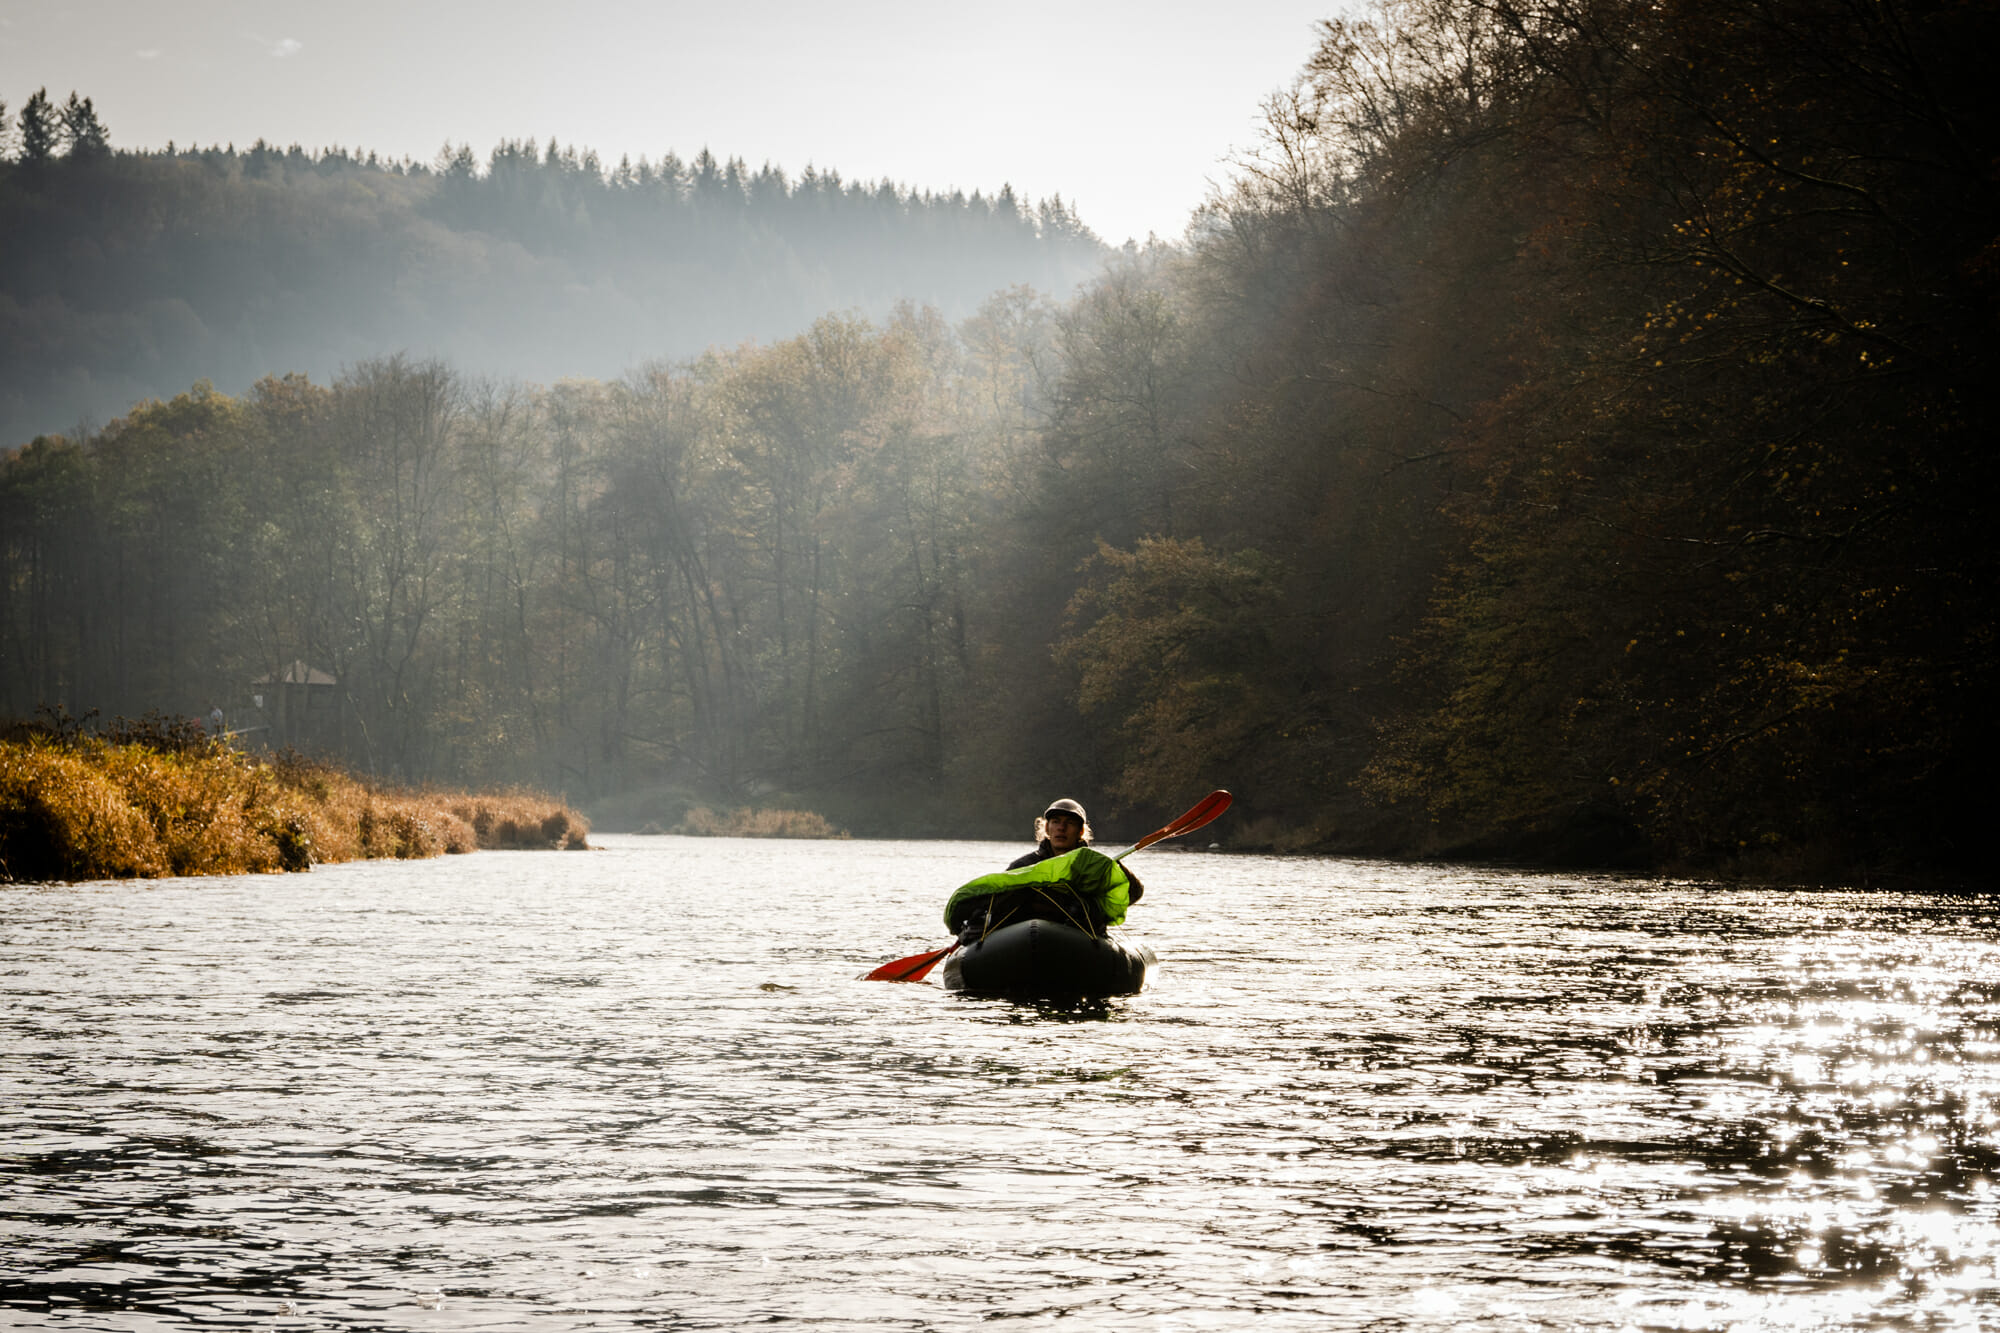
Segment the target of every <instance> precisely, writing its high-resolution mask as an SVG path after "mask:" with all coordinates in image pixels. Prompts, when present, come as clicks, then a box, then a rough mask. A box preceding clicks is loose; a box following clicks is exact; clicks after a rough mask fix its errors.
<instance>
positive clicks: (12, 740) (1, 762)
mask: <svg viewBox="0 0 2000 1333" xmlns="http://www.w3.org/2000/svg"><path fill="white" fill-rule="evenodd" d="M15 730H16V734H15V735H12V736H9V737H7V738H5V739H0V880H13V881H35V880H82V879H124V878H150V877H155V876H161V875H225V874H253V873H260V872H269V871H299V870H309V869H311V867H312V864H313V863H314V862H316V861H349V860H356V859H361V858H371V857H398V858H406V859H407V858H415V857H429V856H438V855H441V854H445V853H463V852H471V851H475V850H478V849H480V848H583V847H585V846H587V842H586V834H587V832H588V826H587V825H586V824H585V823H584V822H583V821H582V819H581V818H580V817H579V816H577V815H576V814H574V813H573V812H571V811H570V810H569V809H568V808H567V807H565V806H564V805H563V804H562V803H561V802H559V801H554V800H551V799H550V798H548V797H543V796H537V795H534V794H531V793H525V792H524V793H517V794H510V795H502V796H497V797H492V796H470V795H465V794H462V793H450V792H437V791H397V790H392V789H385V788H380V787H375V786H372V785H370V784H367V783H364V782H361V781H358V780H357V779H355V778H353V777H351V776H349V775H348V774H346V773H343V772H341V771H339V770H337V769H333V768H330V767H328V766H325V765H323V764H318V763H314V762H312V761H309V760H305V759H302V758H300V757H299V756H297V755H292V754H283V755H279V756H276V757H274V758H257V757H252V756H249V755H245V754H243V753H240V752H238V751H236V750H232V749H231V748H229V747H228V746H226V745H224V744H221V743H220V742H217V741H214V740H211V739H209V738H207V737H206V736H204V735H203V734H202V732H201V729H200V727H199V726H198V725H193V724H173V723H149V724H146V725H142V726H136V727H133V726H128V727H123V728H120V729H118V730H117V731H116V732H114V733H113V734H112V735H111V736H109V737H105V736H94V735H86V734H83V733H81V732H80V731H77V730H74V729H61V728H47V727H44V728H38V729H30V728H16V729H15Z"/></svg>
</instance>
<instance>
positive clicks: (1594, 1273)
mask: <svg viewBox="0 0 2000 1333" xmlns="http://www.w3.org/2000/svg"><path fill="white" fill-rule="evenodd" d="M604 841H605V842H606V843H607V844H608V846H607V848H606V849H605V850H602V851H599V852H596V853H592V854H587V855H585V854H579V855H550V854H537V853H482V854H480V855H478V856H475V857H468V858H451V859H447V860H443V861H438V862H431V863H422V864H415V865H412V864H390V865H358V866H338V867H326V868H322V869H321V870H319V871H317V872H316V873H315V874H313V875H311V876H309V877H289V878H281V877H271V878H250V879H235V880H216V881H187V880H183V881H167V882H163V883H157V884H153V885H131V884H119V885H101V884H99V885H78V886H62V887H51V888H36V889H9V890H4V891H0V939H4V952H0V960H4V961H0V972H4V976H0V993H4V995H5V998H6V1009H5V1014H4V1018H0V1097H4V1099H5V1101H4V1104H5V1105H6V1106H7V1107H8V1108H9V1110H8V1112H7V1125H8V1134H7V1137H6V1142H5V1145H4V1148H0V1219H4V1228H5V1232H4V1234H5V1241H6V1244H5V1254H4V1257H0V1323H4V1324H9V1325H10V1326H17V1327H55V1326H58V1325H60V1326H61V1327H63V1328H103V1329H131V1328H150V1327H162V1326H170V1325H177V1324H186V1323H196V1322H199V1323H203V1324H214V1325H232V1324H256V1325H259V1326H266V1325H268V1326H272V1327H277V1328H286V1327H342V1328H358V1329H365V1328H407V1327H411V1326H413V1325H418V1324H421V1325H422V1326H424V1327H435V1328H468V1329H471V1328H478V1329H493V1328H521V1327H535V1328H567V1327H595V1328H671V1329H703V1328H717V1329H722V1328H740V1327H743V1326H746V1325H748V1324H751V1323H755V1322H761V1321H784V1322H788V1323H800V1324H809V1325H811V1326H813V1327H815V1328H845V1327H854V1328H861V1327H864V1326H865V1327H870V1328H878V1327H882V1326H890V1327H904V1328H926V1329H945V1328H969V1327H972V1326H974V1325H978V1324H982V1323H984V1322H986V1321H988V1320H992V1319H1007V1320H1013V1321H1016V1322H1019V1323H1021V1324H1024V1325H1026V1326H1030V1327H1037V1326H1042V1325H1045V1324H1050V1323H1053V1322H1055V1321H1057V1320H1058V1319H1066V1320H1068V1322H1070V1323H1072V1324H1075V1325H1076V1326H1078V1327H1089V1328H1146V1329H1171V1328H1187V1329H1196V1328H1200V1329H1213V1328H1218V1327H1244V1326H1248V1325H1249V1324H1251V1323H1252V1322H1255V1323H1256V1324H1257V1325H1258V1326H1259V1327H1277V1328H1299V1329H1306V1328H1313V1329H1323V1328H1353V1329H1361V1328H1377V1329H1379V1328H1410V1329H1428V1328H1439V1329H1443V1328H1455V1327H1463V1326H1477V1327H1479V1328H1482V1329H1485V1328H1494V1329H1500V1328H1521V1329H1540V1328H1606V1329H1621V1328H1626V1327H1631V1328H1670V1329H1681V1328H1685V1329H1698V1328H1714V1327H1724V1326H1731V1325H1736V1326H1741V1327H1745V1328H1784V1327H1812V1328H1875V1327H1887V1326H1896V1327H1920V1328H1960V1327H1963V1328H1975V1327H1980V1326H1982V1325H1988V1324H1993V1323H1996V1322H2000V1199H1996V1191H1995V1185H1994V1181H1995V1166H1996V1162H2000V1123H1996V1114H1995V1092H1996V1065H1995V1060H1996V1043H2000V1009H1997V1008H1996V1003H1995V993H1996V988H2000V970H1996V967H1995V964H1996V961H2000V919H1996V914H1995V913H1994V912H1993V911H1991V910H1989V907H1988V904H1987V903H1986V902H1985V900H1983V899H1979V898H1972V897H1950V896H1936V897H1912V896H1907V895H1894V894H1852V893H1813V892H1798V893H1772V892H1761V893H1760V892H1751V891H1741V890H1726V889H1719V888H1715V887H1713V886H1706V885H1699V884H1688V883H1662V882H1647V881H1637V880H1626V879H1618V878H1608V877H1605V878H1593V877H1553V876H1537V875H1527V874H1510V873H1504V872H1498V871H1484V870H1471V869H1465V868H1452V867H1438V866H1396V865H1387V864H1380V863H1364V862H1346V861H1331V860H1315V859H1305V858H1289V859H1277V858H1261V857H1221V856H1207V855H1200V854H1174V853H1169V852H1165V851H1161V852H1157V853H1148V854H1147V855H1148V856H1149V858H1151V859H1150V860H1149V862H1148V867H1149V868H1148V869H1147V871H1146V877H1147V882H1148V885H1149V893H1148V895H1147V898H1146V901H1145V902H1144V904H1143V905H1142V906H1141V907H1140V908H1139V909H1138V910H1137V911H1135V913H1134V920H1133V923H1132V924H1133V928H1134V932H1135V933H1136V934H1138V935H1141V936H1143V937H1144V938H1145V939H1146V940H1147V941H1148V942H1150V943H1152V944H1153V945H1154V946H1155V947H1156V948H1157V949H1158V950H1159V952H1160V954H1161V957H1162V960H1163V967H1162V969H1161V971H1160V973H1159V976H1158V979H1157V981H1156V984H1155V986H1154V987H1153V989H1151V990H1150V991H1148V992H1147V993H1145V994H1143V995H1139V996H1136V997H1131V998H1129V999H1126V1000H1121V1001H1114V1002H1109V1003H1104V1004H1099V1005H1094V1006H1080V1007H1072V1008H1064V1007H1060V1006H1039V1007H1036V1006H1022V1005H1015V1004H1010V1003H1006V1002H1002V1001H996V1000H984V999H969V998H965V997H959V996H952V995H948V994H946V993H944V992H942V991H940V990H938V989H937V988H936V987H934V986H893V985H883V984H880V983H865V982H859V981H856V980H855V979H854V978H855V975H856V973H857V972H859V971H860V970H862V969H863V968H865V967H867V966H870V965H872V964H874V963H876V962H880V961H882V960H884V959H887V958H891V957H895V956H898V955H901V954H906V953H910V952H914V951H916V950H918V949H921V948H926V947H936V946H937V945H939V944H941V943H942V942H943V936H942V933H941V928H940V926H939V925H938V923H937V913H938V911H939V909H940V907H941V906H942V902H943V898H944V896H945V894H946V892H947V891H948V890H949V888H950V887H951V886H952V885H954V884H956V883H959V882H961V881H962V880H964V879H966V878H969V877H970V876H971V875H973V874H977V873H981V872H983V871H984V870H986V869H989V868H991V867H992V866H993V865H996V864H999V863H1001V862H1002V861H1003V860H1004V859H1005V858H1006V857H1007V856H1009V855H1011V854H1012V852H1013V850H1014V849H1012V848H1010V847H1005V846H1001V845H997V844H977V843H926V844H919V843H754V842H737V841H729V840H714V841H690V840H681V839H647V838H608V839H605V840H604Z"/></svg>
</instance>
